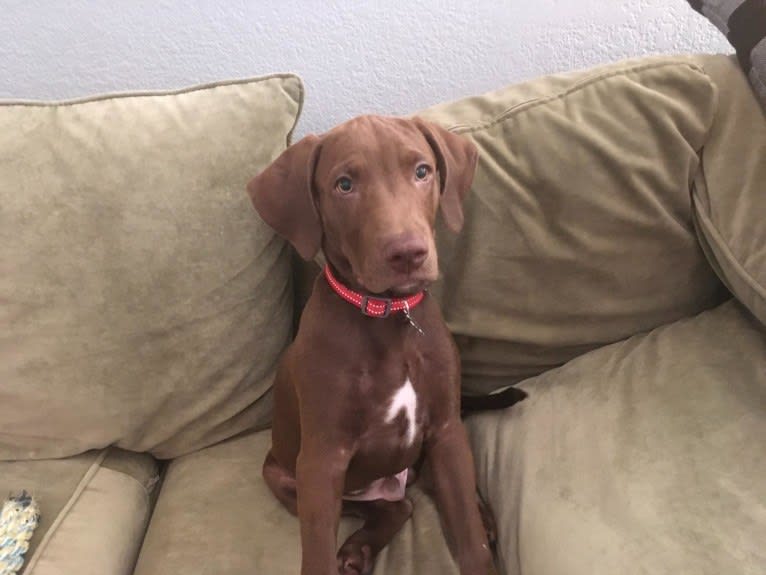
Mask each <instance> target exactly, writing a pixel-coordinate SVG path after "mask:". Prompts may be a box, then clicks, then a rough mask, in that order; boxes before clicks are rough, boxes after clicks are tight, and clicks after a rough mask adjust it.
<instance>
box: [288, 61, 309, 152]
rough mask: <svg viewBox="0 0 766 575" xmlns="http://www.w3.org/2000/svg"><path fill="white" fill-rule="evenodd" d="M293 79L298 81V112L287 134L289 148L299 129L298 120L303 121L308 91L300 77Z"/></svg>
mask: <svg viewBox="0 0 766 575" xmlns="http://www.w3.org/2000/svg"><path fill="white" fill-rule="evenodd" d="M292 77H293V78H295V79H296V80H298V110H297V111H296V112H295V117H294V118H293V125H292V127H291V128H290V131H289V132H287V137H286V138H285V147H289V146H290V144H292V141H293V133H294V132H295V128H297V127H298V120H300V119H301V115H302V114H303V103H304V101H305V100H306V90H305V88H304V86H303V80H301V79H300V77H299V76H295V75H293V76H292Z"/></svg>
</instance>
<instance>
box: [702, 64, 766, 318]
mask: <svg viewBox="0 0 766 575" xmlns="http://www.w3.org/2000/svg"><path fill="white" fill-rule="evenodd" d="M698 61H699V62H700V64H701V65H702V66H704V68H705V71H706V72H707V73H708V74H710V77H711V78H712V79H713V81H714V82H715V84H716V86H717V88H718V94H719V105H718V113H717V114H716V118H715V122H714V123H713V128H712V129H711V130H710V138H708V141H707V142H705V148H704V149H703V152H702V169H701V170H699V171H698V172H697V177H696V178H695V181H694V194H693V198H694V210H695V212H694V215H695V217H696V222H697V227H698V231H699V235H700V241H701V242H702V245H703V246H704V247H705V251H706V253H707V254H708V256H709V258H710V261H711V262H712V263H713V266H714V267H715V269H716V271H718V273H719V274H720V276H721V278H722V279H723V280H724V282H725V283H726V285H727V286H728V287H729V288H730V289H731V291H732V292H733V293H734V295H736V296H737V298H738V299H739V300H740V301H741V302H742V303H744V304H745V305H746V306H747V308H748V309H749V310H750V311H751V312H752V313H753V314H754V315H755V316H756V317H757V318H758V319H759V320H760V321H761V323H763V324H764V325H766V112H764V110H763V109H761V108H759V107H758V102H757V101H756V99H755V97H754V96H753V94H752V93H751V92H750V90H749V89H748V84H747V78H746V77H745V75H744V73H743V72H742V70H741V69H740V67H739V65H738V64H737V62H736V61H735V60H734V59H733V58H725V57H713V56H707V57H698Z"/></svg>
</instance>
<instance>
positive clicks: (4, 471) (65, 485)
mask: <svg viewBox="0 0 766 575" xmlns="http://www.w3.org/2000/svg"><path fill="white" fill-rule="evenodd" d="M157 479H158V471H157V462H156V461H155V460H154V459H152V457H151V456H149V455H146V454H137V453H130V452H127V451H122V450H120V449H114V448H112V449H105V450H102V451H90V452H88V453H84V454H81V455H78V456H75V457H71V458H68V459H58V460H55V459H47V460H37V461H4V462H0V493H5V494H7V493H11V492H14V493H15V492H19V491H21V490H23V489H25V490H27V491H28V492H30V493H32V494H33V495H34V496H35V497H36V498H37V500H38V501H39V503H40V507H41V509H40V511H41V516H40V524H39V525H38V527H37V529H36V530H35V533H34V536H33V538H32V541H31V542H30V549H29V551H28V552H27V554H26V561H25V567H24V571H23V575H58V574H62V573H78V574H81V575H88V574H92V575H121V574H125V575H127V574H129V573H132V571H133V566H134V565H135V561H136V556H137V555H138V549H139V547H140V545H141V540H142V539H143V536H144V532H145V530H146V525H147V523H148V521H149V515H150V513H151V504H152V501H153V499H152V491H153V489H154V486H155V484H156V483H157Z"/></svg>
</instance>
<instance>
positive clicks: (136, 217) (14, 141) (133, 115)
mask: <svg viewBox="0 0 766 575" xmlns="http://www.w3.org/2000/svg"><path fill="white" fill-rule="evenodd" d="M302 97H303V93H302V88H301V84H300V81H299V80H298V79H297V78H296V77H294V76H273V77H268V78H262V79H256V80H250V81H242V82H234V83H229V84H220V85H213V86H206V87H200V88H195V89H191V90H186V91H183V92H181V93H174V94H167V93H160V94H139V95H127V96H122V97H110V98H107V97H104V98H96V99H91V100H85V101H78V102H69V103H60V104H46V105H43V104H32V103H7V104H3V105H0V149H1V150H3V153H2V161H0V205H2V210H0V301H2V302H3V308H2V315H0V381H2V382H3V387H2V389H0V460H3V459H29V458H51V457H63V456H67V455H74V454H77V453H81V452H83V451H86V450H89V449H98V448H101V447H104V446H106V445H110V444H116V445H119V446H120V447H123V448H125V449H131V450H134V451H151V452H152V453H153V454H155V455H157V456H158V457H163V458H168V457H174V456H177V455H180V454H182V453H186V452H189V451H194V450H195V449H199V448H201V447H204V446H206V445H209V444H211V443H215V442H216V441H220V440H222V439H225V438H227V437H230V436H231V435H234V434H236V433H238V432H240V431H242V430H244V429H247V428H250V427H253V426H265V425H267V424H268V417H269V407H270V402H269V398H268V390H269V387H270V385H271V379H272V377H273V371H274V365H275V362H276V359H277V357H278V355H279V353H280V351H281V350H282V348H283V347H284V345H285V344H286V342H287V341H288V338H289V336H290V330H291V327H292V326H291V323H292V322H291V315H292V297H291V288H290V252H289V251H288V249H287V247H286V245H285V244H284V242H283V241H282V240H281V239H279V238H277V237H276V236H275V235H274V233H273V231H272V230H271V229H270V228H269V227H268V226H266V225H265V224H264V223H263V222H261V221H260V220H259V218H258V217H257V215H256V214H254V213H253V210H252V209H251V208H250V204H249V200H248V198H247V195H246V194H245V193H244V187H245V184H246V183H247V180H248V179H249V178H250V177H251V176H252V175H253V174H254V173H256V172H257V171H258V170H260V169H261V168H262V167H263V166H265V165H266V164H267V163H268V162H269V161H271V160H272V159H273V158H274V157H275V156H276V155H278V154H279V153H280V152H281V151H282V150H283V149H284V147H285V146H286V145H287V142H288V139H289V136H290V134H291V132H292V129H293V126H294V125H295V122H296V120H297V116H298V113H299V110H300V107H301V103H302ZM260 399H263V401H259V400H260ZM41 402H44V405H45V409H40V408H39V406H40V404H41Z"/></svg>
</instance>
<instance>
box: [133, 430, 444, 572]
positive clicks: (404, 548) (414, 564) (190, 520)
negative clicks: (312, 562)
mask: <svg viewBox="0 0 766 575" xmlns="http://www.w3.org/2000/svg"><path fill="white" fill-rule="evenodd" d="M270 444H271V434H270V432H268V431H264V432H259V433H255V434H250V435H246V436H242V437H240V438H236V439H232V440H229V441H227V442H225V443H223V444H221V445H216V446H213V447H209V448H207V449H204V450H202V451H200V452H198V453H194V454H191V455H187V456H185V457H182V458H180V459H177V460H175V461H173V462H172V463H171V464H170V465H169V467H168V470H167V475H166V476H165V479H164V482H163V486H162V491H161V493H160V496H159V499H158V501H157V506H156V509H155V512H154V516H153V517H152V521H151V524H150V526H149V530H148V531H147V534H146V540H145V542H144V546H143V548H142V549H141V555H140V557H139V561H138V565H137V566H136V575H165V574H167V573H215V574H216V575H239V574H242V575H245V574H247V575H251V574H253V573H264V574H266V573H268V575H295V574H296V573H298V572H299V571H300V532H299V524H298V520H297V519H296V518H295V517H293V516H292V515H290V514H289V513H288V512H287V511H286V510H285V509H284V508H283V507H282V505H281V504H280V503H279V502H278V501H277V500H276V499H275V498H274V496H273V495H272V494H271V492H270V491H269V489H268V487H267V486H266V484H265V483H264V481H263V479H262V478H261V466H262V465H263V460H264V458H265V457H266V452H267V451H268V448H269V446H270ZM408 494H409V495H410V496H411V497H412V498H413V500H414V502H415V512H414V514H413V516H412V518H410V520H409V521H407V523H406V524H405V525H404V527H403V528H402V530H401V531H400V532H399V534H398V535H397V536H396V537H395V538H394V540H393V541H392V542H391V543H390V544H389V546H388V547H387V548H386V549H384V550H383V552H382V553H381V555H380V556H379V557H378V562H377V564H376V568H375V574H376V575H383V574H391V575H422V574H427V573H429V574H430V573H440V574H444V575H447V574H450V573H454V574H455V575H457V566H456V565H455V563H454V562H453V560H452V557H451V555H450V553H449V551H448V549H447V546H446V543H445V541H444V538H443V535H442V531H441V527H440V524H439V518H438V515H437V513H436V509H435V508H434V505H433V503H432V502H431V500H430V499H429V498H428V497H427V496H425V495H424V494H423V493H422V492H420V491H419V490H418V489H417V487H411V488H409V490H408ZM358 526H359V522H358V521H356V520H352V519H349V518H343V519H342V520H341V526H340V530H339V544H340V543H341V542H342V541H343V540H345V537H347V536H348V535H350V534H351V532H352V531H353V530H354V529H356V528H357V527H358Z"/></svg>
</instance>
